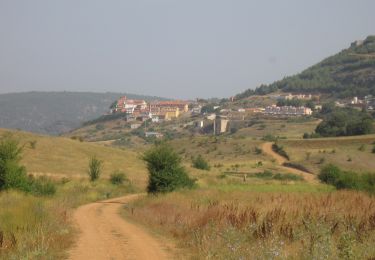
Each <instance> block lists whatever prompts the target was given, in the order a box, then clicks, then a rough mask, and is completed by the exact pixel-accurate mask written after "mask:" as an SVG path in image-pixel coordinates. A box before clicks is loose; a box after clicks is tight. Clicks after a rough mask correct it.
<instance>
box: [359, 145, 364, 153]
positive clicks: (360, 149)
mask: <svg viewBox="0 0 375 260" xmlns="http://www.w3.org/2000/svg"><path fill="white" fill-rule="evenodd" d="M365 150H366V145H364V144H362V145H361V146H360V147H359V148H358V151H361V152H364V151H365Z"/></svg>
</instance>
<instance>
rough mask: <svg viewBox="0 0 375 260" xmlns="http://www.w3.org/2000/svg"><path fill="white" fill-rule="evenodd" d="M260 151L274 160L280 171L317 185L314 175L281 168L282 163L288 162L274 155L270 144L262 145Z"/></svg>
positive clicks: (289, 168) (276, 154)
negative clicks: (298, 176)
mask: <svg viewBox="0 0 375 260" xmlns="http://www.w3.org/2000/svg"><path fill="white" fill-rule="evenodd" d="M262 150H263V152H264V153H265V154H267V155H269V156H271V157H273V158H274V159H275V160H276V162H277V164H279V165H280V166H279V167H280V168H282V169H284V170H286V171H288V172H290V173H293V174H297V175H301V176H303V178H304V179H305V180H306V181H308V182H312V183H317V179H316V178H315V175H313V174H311V173H308V172H304V171H301V170H297V169H294V168H291V167H285V166H283V163H285V162H287V161H288V160H287V159H286V158H284V157H282V156H281V155H279V154H278V153H275V152H274V151H273V150H272V143H264V144H263V145H262Z"/></svg>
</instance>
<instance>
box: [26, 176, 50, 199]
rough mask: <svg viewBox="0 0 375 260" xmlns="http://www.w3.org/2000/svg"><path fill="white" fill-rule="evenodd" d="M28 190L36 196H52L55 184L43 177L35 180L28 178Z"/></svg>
mask: <svg viewBox="0 0 375 260" xmlns="http://www.w3.org/2000/svg"><path fill="white" fill-rule="evenodd" d="M28 189H29V191H30V192H31V193H32V194H34V195H37V196H52V195H54V194H55V193H56V186H55V184H54V183H53V182H52V181H51V180H50V179H48V178H47V177H44V176H41V177H39V178H37V179H35V178H33V177H32V176H29V185H28Z"/></svg>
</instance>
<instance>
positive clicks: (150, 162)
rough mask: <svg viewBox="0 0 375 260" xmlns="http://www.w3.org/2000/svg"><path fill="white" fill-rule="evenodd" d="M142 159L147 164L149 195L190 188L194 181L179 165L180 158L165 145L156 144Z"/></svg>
mask: <svg viewBox="0 0 375 260" xmlns="http://www.w3.org/2000/svg"><path fill="white" fill-rule="evenodd" d="M142 159H143V160H144V161H145V162H146V164H147V169H148V173H149V181H148V186H147V191H148V192H149V193H158V192H171V191H173V190H176V189H179V188H184V187H186V188H191V187H193V186H194V183H195V180H192V179H190V178H189V176H188V174H187V173H186V170H185V168H184V167H183V166H182V165H181V158H180V156H179V155H178V154H177V153H176V152H175V151H174V150H173V149H172V148H171V147H170V146H169V145H167V144H165V143H161V144H156V145H155V146H154V147H153V148H151V149H150V150H148V151H146V152H145V153H144V155H143V157H142Z"/></svg>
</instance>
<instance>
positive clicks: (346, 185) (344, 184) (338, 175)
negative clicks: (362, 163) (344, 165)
mask: <svg viewBox="0 0 375 260" xmlns="http://www.w3.org/2000/svg"><path fill="white" fill-rule="evenodd" d="M318 177H319V179H320V180H321V181H322V182H325V183H327V184H331V185H334V186H335V187H336V188H337V189H354V190H365V191H367V192H371V193H374V192H375V174H372V173H366V174H358V173H355V172H351V171H342V170H341V169H340V168H338V167H337V166H334V165H332V164H330V165H327V166H325V167H324V168H323V169H322V170H321V172H320V174H319V175H318Z"/></svg>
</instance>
